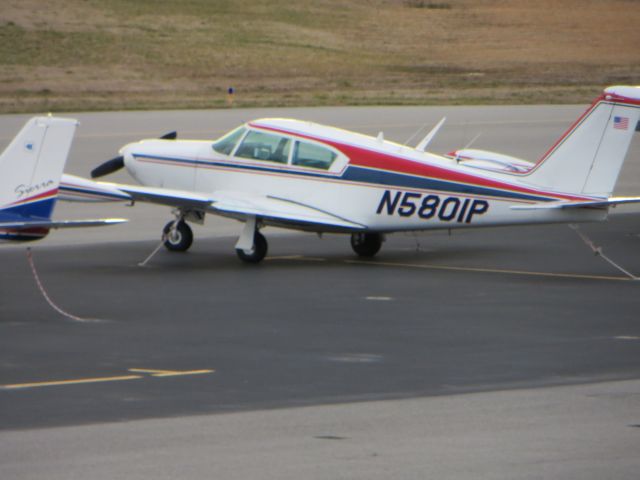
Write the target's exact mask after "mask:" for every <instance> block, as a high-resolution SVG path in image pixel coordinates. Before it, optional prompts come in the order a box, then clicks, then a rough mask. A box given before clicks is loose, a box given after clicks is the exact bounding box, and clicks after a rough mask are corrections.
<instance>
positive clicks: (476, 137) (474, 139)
mask: <svg viewBox="0 0 640 480" xmlns="http://www.w3.org/2000/svg"><path fill="white" fill-rule="evenodd" d="M481 135H482V132H480V133H478V134H477V135H476V136H475V137H473V138H472V139H471V141H470V142H468V143H467V144H466V145H465V146H464V147H462V148H461V149H460V150H457V152H460V151H461V150H466V149H467V148H469V147H470V146H471V145H473V144H474V143H475V142H476V140H478V139H479V138H480V136H481ZM457 152H456V157H455V158H454V160H455V161H456V163H458V162H459V161H460V154H459V153H457Z"/></svg>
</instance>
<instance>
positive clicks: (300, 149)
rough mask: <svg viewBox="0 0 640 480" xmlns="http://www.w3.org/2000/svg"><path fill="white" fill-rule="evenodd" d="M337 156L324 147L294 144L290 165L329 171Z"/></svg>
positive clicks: (303, 143) (311, 144)
mask: <svg viewBox="0 0 640 480" xmlns="http://www.w3.org/2000/svg"><path fill="white" fill-rule="evenodd" d="M337 156H338V155H337V154H336V153H335V152H333V151H331V150H329V149H328V148H326V147H323V146H320V145H315V144H313V143H306V142H296V146H295V148H294V150H293V159H292V161H291V164H292V165H297V166H300V167H311V168H319V169H322V170H329V168H331V165H332V164H333V161H334V160H335V159H336V157H337Z"/></svg>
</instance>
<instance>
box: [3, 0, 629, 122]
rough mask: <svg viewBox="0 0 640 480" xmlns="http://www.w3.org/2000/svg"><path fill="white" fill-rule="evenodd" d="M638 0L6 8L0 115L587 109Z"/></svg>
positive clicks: (29, 0)
mask: <svg viewBox="0 0 640 480" xmlns="http://www.w3.org/2000/svg"><path fill="white" fill-rule="evenodd" d="M639 25H640V1H638V0H538V1H535V2H533V1H528V0H511V1H504V0H449V1H441V2H429V1H422V0H341V1H338V0H297V1H290V0H289V1H284V0H270V1H266V0H181V1H168V0H135V1H134V0H47V1H44V0H6V2H4V4H3V7H2V13H0V112H5V113H6V112H14V111H54V112H55V111H63V110H93V109H122V108H183V107H192V108H210V107H223V106H225V105H226V101H227V94H226V91H227V88H228V87H229V86H233V87H234V88H235V89H236V92H237V93H236V95H235V96H234V104H235V105H240V106H247V105H259V106H267V105H269V106H276V105H342V104H433V103H541V102H544V103H549V102H585V101H587V100H589V99H591V98H592V97H593V95H594V93H595V92H597V91H598V90H599V88H600V87H602V86H603V85H607V84H614V83H632V84H640V49H638V45H639V44H640V29H639V28H638V26H639Z"/></svg>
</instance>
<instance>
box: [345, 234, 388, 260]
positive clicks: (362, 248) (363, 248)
mask: <svg viewBox="0 0 640 480" xmlns="http://www.w3.org/2000/svg"><path fill="white" fill-rule="evenodd" d="M382 240H383V237H382V235H381V234H379V233H354V234H353V235H351V248H353V251H354V252H356V253H357V254H358V256H360V257H373V256H375V254H376V253H378V251H380V247H382Z"/></svg>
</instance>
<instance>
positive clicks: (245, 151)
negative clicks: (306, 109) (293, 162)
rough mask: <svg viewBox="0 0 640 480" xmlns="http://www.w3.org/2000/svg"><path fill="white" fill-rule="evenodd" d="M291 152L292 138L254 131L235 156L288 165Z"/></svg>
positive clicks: (245, 139)
mask: <svg viewBox="0 0 640 480" xmlns="http://www.w3.org/2000/svg"><path fill="white" fill-rule="evenodd" d="M290 151H291V139H290V138H287V137H282V136H280V135H273V134H271V133H264V132H259V131H253V130H252V131H250V132H249V133H248V134H247V136H246V137H244V140H243V141H242V143H241V144H240V146H239V147H238V150H237V151H236V153H235V156H236V157H240V158H251V159H253V160H266V161H269V162H278V163H285V164H286V163H288V162H289V152H290Z"/></svg>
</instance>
